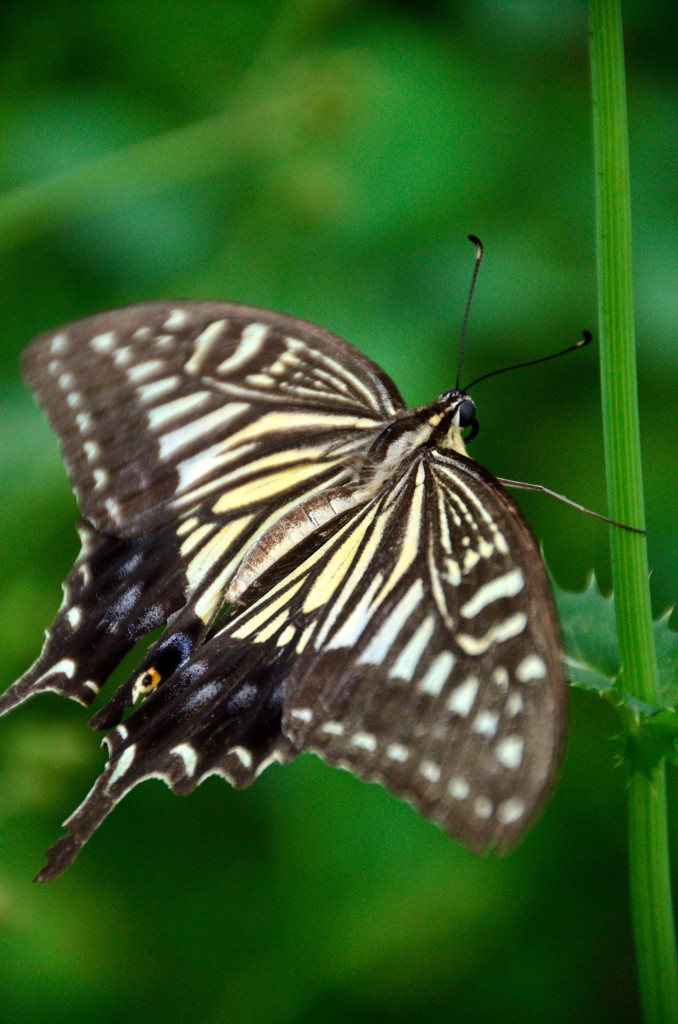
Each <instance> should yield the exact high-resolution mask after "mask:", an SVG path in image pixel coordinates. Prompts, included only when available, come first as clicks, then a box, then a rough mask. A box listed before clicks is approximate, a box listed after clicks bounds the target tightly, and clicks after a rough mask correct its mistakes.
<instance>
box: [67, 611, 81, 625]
mask: <svg viewBox="0 0 678 1024" xmlns="http://www.w3.org/2000/svg"><path fill="white" fill-rule="evenodd" d="M66 618H67V619H68V624H69V626H70V627H71V629H75V628H76V627H77V626H79V625H80V623H81V622H82V608H78V607H77V605H74V606H73V607H72V608H69V609H68V611H67V612H66Z"/></svg>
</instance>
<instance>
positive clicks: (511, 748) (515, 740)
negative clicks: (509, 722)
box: [494, 735, 525, 771]
mask: <svg viewBox="0 0 678 1024" xmlns="http://www.w3.org/2000/svg"><path fill="white" fill-rule="evenodd" d="M524 748H525V741H524V739H523V737H522V736H515V735H514V736H504V737H503V738H502V739H500V740H499V742H498V743H497V745H496V747H495V748H494V754H495V757H496V758H497V761H501V763H502V764H503V765H504V767H505V768H510V769H511V770H512V771H513V770H514V769H515V768H520V765H521V763H522V760H523V750H524Z"/></svg>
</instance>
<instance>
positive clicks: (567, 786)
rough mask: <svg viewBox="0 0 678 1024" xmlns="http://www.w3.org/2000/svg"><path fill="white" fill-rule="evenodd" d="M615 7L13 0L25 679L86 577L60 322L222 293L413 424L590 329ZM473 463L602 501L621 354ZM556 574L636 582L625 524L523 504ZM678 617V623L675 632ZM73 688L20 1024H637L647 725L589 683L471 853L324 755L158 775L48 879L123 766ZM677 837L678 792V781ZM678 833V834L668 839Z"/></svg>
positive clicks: (653, 47)
mask: <svg viewBox="0 0 678 1024" xmlns="http://www.w3.org/2000/svg"><path fill="white" fill-rule="evenodd" d="M624 13H625V18H626V38H627V59H628V67H627V74H628V84H629V103H630V111H629V115H630V128H631V143H632V181H633V190H634V229H635V247H636V248H635V269H636V282H637V323H638V341H639V366H640V392H641V416H642V429H643V442H644V465H645V474H646V487H647V501H648V529H649V545H650V557H651V563H652V567H653V577H652V586H653V600H654V607H655V611H656V612H660V611H662V610H663V609H664V608H665V607H666V606H667V605H668V604H670V603H671V602H672V601H674V600H675V599H676V578H677V571H678V548H677V546H676V523H677V522H678V472H677V470H676V414H677V413H678V397H677V396H678V358H677V347H676V336H677V335H678V281H677V279H676V278H677V274H676V271H677V263H676V252H678V116H677V103H678V66H677V64H676V60H675V39H676V38H677V32H678V14H677V9H676V6H675V4H674V3H671V2H669V0H665V2H652V0H646V2H643V3H640V2H638V0H637V2H634V3H628V4H625V5H624ZM587 60H588V56H587V26H586V9H585V5H584V4H583V3H578V2H573V0H560V2H557V3H547V2H541V3H539V2H537V0H531V2H530V0H527V2H526V0H523V2H519V0H513V2H511V0H506V2H502V3H491V2H489V0H484V2H483V0H466V2H453V0H410V2H407V0H401V2H390V3H389V2H386V0H382V2H378V0H374V2H372V3H370V4H364V3H362V4H361V3H355V2H351V0H282V2H281V0H258V2H257V3H256V4H252V3H248V2H245V0H237V2H230V3H228V2H224V3H218V2H216V0H211V2H209V0H193V2H192V3H181V2H179V3H175V4H167V5H164V4H158V3H155V4H153V3H146V2H144V0H138V2H136V3H129V2H121V3H110V2H103V3H95V4H90V5H82V4H79V3H76V2H74V0H59V2H58V3H57V2H45V3H40V2H34V3H28V2H27V3H15V4H10V5H5V6H4V7H3V10H2V13H1V14H0V82H1V89H0V137H1V140H2V143H1V146H0V180H1V182H2V186H3V192H4V197H1V198H0V306H1V308H2V324H3V330H2V341H1V347H0V372H1V373H2V380H1V382H0V387H1V388H2V390H1V391H0V403H1V408H2V431H1V432H0V494H1V499H2V501H1V506H2V514H1V515H0V531H1V532H0V547H1V557H2V574H1V579H0V649H1V650H2V659H1V661H2V676H3V679H2V685H3V686H4V685H5V684H9V683H10V682H11V681H12V680H13V679H14V678H15V677H16V676H17V675H19V674H20V673H21V672H22V671H23V670H24V669H25V668H26V667H27V666H28V665H29V663H30V662H31V661H32V659H33V658H34V657H35V656H36V655H37V653H38V651H39V648H40V645H41V641H42V635H43V630H44V628H45V627H46V626H47V625H48V624H49V623H50V622H51V619H52V616H53V614H54V612H55V610H56V608H57V606H58V603H59V599H60V590H59V584H60V582H61V580H62V578H63V577H64V576H65V574H66V572H67V570H68V568H69V566H70V564H71V561H72V559H73V558H74V556H75V554H76V552H77V538H76V535H75V531H74V529H73V526H74V523H75V519H76V507H75V502H74V500H73V498H72V497H71V495H70V492H69V489H68V485H67V482H66V476H65V472H64V470H63V468H62V465H61V462H60V459H59V455H58V451H57V446H56V442H55V441H54V439H53V438H52V436H51V435H50V433H49V431H48V429H47V427H46V425H45V423H44V421H43V419H42V417H41V416H40V414H39V413H38V411H37V408H36V407H35V405H34V404H33V402H32V400H31V398H30V396H29V395H28V393H27V390H26V389H25V388H24V387H23V385H22V384H21V381H20V375H19V363H18V357H19V352H20V351H21V349H22V348H23V347H24V345H25V344H26V343H27V342H28V341H29V340H30V338H31V337H32V336H33V335H34V334H36V333H37V332H39V331H41V330H45V329H48V328H50V327H53V326H55V325H57V324H59V323H61V322H64V321H68V320H72V319H76V318H79V317H83V316H85V315H87V314H89V313H93V312H95V311H98V310H100V309H103V308H106V307H110V306H115V305H117V304H122V303H128V302H134V301H138V300H145V299H151V298H154V297H182V296H186V297H210V298H223V299H234V300H240V301H246V302H250V303H254V304H259V305H264V306H271V307H274V308H279V309H283V310H286V311H288V312H292V313H295V314H298V315H301V316H305V317H307V318H309V319H311V320H314V321H316V322H318V323H320V324H322V325H324V326H325V327H328V328H331V329H333V330H335V331H337V332H338V333H340V334H342V335H344V336H345V337H347V338H349V339H350V340H351V341H353V342H354V343H355V344H357V345H358V346H359V347H360V348H362V349H363V350H364V351H365V352H367V353H368V354H369V355H370V356H372V357H373V358H374V359H376V360H377V361H378V362H380V363H381V364H382V365H383V366H384V367H385V368H386V369H387V370H388V371H389V372H390V373H391V374H392V376H393V377H394V379H395V380H396V382H397V383H398V384H399V385H400V387H401V390H402V391H403V393H404V395H405V397H406V399H407V400H408V401H410V402H411V403H419V402H426V401H430V400H431V399H433V398H434V397H435V396H436V395H437V394H439V393H440V391H442V390H443V389H444V388H446V387H448V386H450V385H451V384H452V383H453V382H454V376H455V372H456V359H457V350H458V338H459V330H460V325H461V319H462V313H463V308H464V303H465V300H466V295H467V289H468V283H469V280H470V275H471V269H472V260H473V248H472V246H471V245H470V243H469V242H468V241H467V240H466V235H467V234H468V233H469V232H475V233H476V234H478V235H480V237H481V238H482V239H483V242H484V244H485V249H486V259H485V263H484V265H483V267H482V270H481V274H480V280H479V286H478V290H477V292H476V297H475V300H474V306H473V310H472V314H471V321H470V329H469V339H468V346H467V359H466V364H465V367H464V372H463V379H462V383H463V382H464V380H466V381H468V380H471V379H473V378H474V377H477V376H479V375H480V374H482V373H485V372H487V371H488V370H491V369H495V368H497V367H500V366H503V365H505V364H507V363H509V362H516V361H521V360H525V359H528V358H530V357H536V356H538V355H540V354H545V353H548V352H551V351H554V350H555V349H557V348H559V347H563V346H564V345H566V344H568V343H571V342H573V341H575V340H577V338H578V337H579V335H580V332H581V329H582V328H583V327H590V328H591V329H593V330H594V331H595V326H596V320H595V312H596V295H595V265H594V251H593V220H594V210H593V191H592V155H591V137H590V136H591V133H590V94H589V81H588V65H587ZM475 399H476V404H477V406H478V412H479V420H480V422H481V425H482V429H481V433H480V436H479V438H478V440H477V441H476V442H474V447H473V450H472V451H473V455H474V456H475V457H476V458H478V459H479V460H480V461H481V462H482V463H483V464H485V465H486V466H488V468H490V469H491V470H493V471H494V472H495V473H497V474H499V475H502V476H506V477H511V478H514V479H523V480H528V481H536V482H540V483H543V484H545V485H548V486H550V487H552V488H555V489H556V490H559V491H562V492H564V493H566V494H568V495H570V496H571V497H572V498H574V499H576V500H578V501H580V502H583V503H584V504H586V505H588V506H589V507H591V508H594V509H600V510H604V508H605V495H604V482H603V460H602V435H601V421H600V412H599V388H598V371H597V363H596V351H595V347H594V346H592V347H591V348H590V349H587V350H586V351H584V352H582V353H579V354H577V355H572V356H568V357H567V358H566V359H563V360H562V361H560V362H556V363H549V364H547V365H546V366H543V367H535V368H533V369H530V370H525V371H521V372H517V373H515V374H509V375H507V376H504V377H500V378H498V379H496V380H494V381H487V382H486V383H483V384H481V385H479V386H478V388H477V389H476V391H475ZM518 497H519V500H520V503H521V505H522V506H523V508H524V509H525V511H526V512H527V514H528V516H529V518H530V520H531V522H532V524H533V526H534V528H535V531H536V533H537V535H538V536H539V537H540V538H541V539H542V541H543V544H544V549H545V555H546V558H547V561H548V563H549V565H550V567H551V569H552V571H553V572H554V574H555V576H556V578H557V579H558V581H559V582H560V583H561V584H562V585H564V586H567V587H569V588H571V589H573V588H581V587H583V585H584V583H585V581H586V579H587V575H588V573H589V572H590V570H591V568H592V567H593V568H595V571H596V573H597V575H598V578H599V579H600V580H601V582H602V584H603V585H604V586H608V585H609V578H610V574H609V561H608V535H607V528H606V527H605V526H604V525H602V524H600V523H599V522H596V521H595V520H593V519H589V518H587V517H585V516H581V515H578V514H577V513H575V512H573V511H571V510H569V509H567V508H566V507H564V506H562V505H560V504H558V503H557V502H555V501H553V500H550V499H548V498H544V497H539V496H535V495H518ZM674 619H675V616H674ZM88 717H89V716H88V713H87V712H85V711H84V710H83V709H81V708H79V707H77V706H75V705H73V706H71V705H70V704H67V702H65V701H59V700H58V699H56V698H50V697H49V696H47V697H44V698H41V699H40V700H38V701H36V702H34V705H33V706H29V707H26V708H24V709H21V710H20V711H18V712H16V713H14V714H13V715H12V716H11V717H10V718H8V719H6V720H3V721H2V722H1V723H0V826H1V836H0V1019H1V1020H3V1021H4V1020H7V1021H12V1022H15V1021H22V1020H31V1021H34V1022H40V1021H50V1022H61V1021H64V1022H65V1021H68V1022H70V1024H73V1022H80V1021H82V1022H91V1021H97V1022H117V1021H119V1020H121V1019H123V1020H125V1021H127V1022H129V1024H134V1022H136V1021H143V1022H144V1024H155V1022H158V1024H160V1022H163V1024H166V1022H167V1021H174V1020H178V1019H182V1020H187V1021H189V1022H191V1024H193V1022H197V1024H221V1022H253V1024H269V1022H270V1024H315V1022H320V1021H322V1022H326V1024H332V1022H335V1021H336V1022H345V1021H351V1022H362V1021H366V1022H367V1021H369V1022H371V1024H374V1022H381V1021H389V1022H400V1021H402V1022H405V1021H408V1022H411V1021H413V1020H422V1021H427V1022H430V1024H436V1022H438V1021H441V1022H442V1021H455V1022H457V1024H459V1022H465V1021H479V1020H480V1021H484V1020H501V1021H503V1022H513V1021H520V1022H521V1024H530V1022H532V1021H534V1022H543V1021H544V1020H548V1021H549V1022H552V1024H557V1022H561V1021H562V1022H568V1024H569V1022H571V1021H572V1020H573V1019H579V1020H582V1021H586V1022H593V1024H595V1022H607V1021H614V1022H626V1021H629V1022H630V1021H637V1020H638V1019H639V1009H638V998H637V988H636V980H635V973H634V965H633V949H632V937H631V932H630V915H629V908H628V900H627V891H626V870H627V865H626V860H627V853H626V823H625V776H624V772H623V770H622V769H620V768H619V767H616V766H615V755H616V754H617V753H618V747H617V745H616V743H615V733H616V731H617V729H618V722H617V720H616V719H615V717H614V715H613V714H612V712H611V711H610V710H609V708H608V706H607V705H606V704H605V703H604V702H603V701H601V700H600V699H598V698H596V697H595V696H593V695H591V694H585V693H580V692H575V693H574V694H573V720H572V734H571V740H570V746H569V752H568V757H567V760H566V764H565V769H564V772H563V777H562V780H561V783H560V785H559V787H558V789H557V791H556V794H555V796H554V798H553V800H552V802H551V804H550V805H549V807H548V808H547V811H546V813H545V815H544V817H543V818H542V820H541V821H540V822H539V823H538V824H537V826H536V828H535V829H534V831H533V832H532V834H531V835H530V836H529V837H528V838H527V840H526V841H525V842H524V843H523V845H522V846H521V847H520V848H519V849H518V850H517V851H516V852H515V853H514V854H512V855H511V856H509V857H508V858H506V859H505V860H498V859H496V858H486V859H478V858H474V857H473V856H471V855H470V854H468V853H467V852H466V851H464V850H462V849H461V848H460V847H458V846H457V845H456V844H455V843H454V842H452V841H451V840H450V839H448V838H447V837H445V836H444V835H443V834H442V833H441V832H439V831H438V830H437V829H436V828H435V827H434V826H432V825H430V824H428V823H427V822H425V821H424V820H422V819H420V818H419V817H418V816H417V815H416V814H415V813H414V812H413V811H412V810H411V809H410V808H409V807H407V806H405V805H403V804H400V803H398V802H397V801H396V800H394V799H393V798H392V797H390V796H389V795H388V794H387V793H385V792H384V791H383V790H381V789H379V788H378V787H376V786H372V785H366V784H364V783H361V782H358V781H356V780H355V779H353V778H352V777H350V776H349V775H347V774H346V773H343V772H339V771H336V770H331V769H329V768H327V767H326V766H324V765H323V764H322V763H321V762H319V761H318V760H317V759H315V758H314V757H312V756H308V755H307V756H304V757H302V758H300V759H299V761H298V762H296V763H295V764H294V765H292V766H291V767H288V768H285V769H282V768H280V767H278V766H276V767H274V768H271V769H269V771H267V772H266V773H265V774H264V775H263V776H262V777H261V778H260V779H259V780H258V781H257V783H256V784H255V786H254V787H253V788H252V789H251V790H249V791H244V792H239V793H236V792H234V791H232V790H231V789H230V788H229V787H228V786H227V785H225V784H224V783H223V782H221V781H218V780H215V779H212V780H210V781H208V782H207V783H206V784H205V785H204V786H203V787H201V789H199V790H198V791H197V792H196V793H194V794H193V795H191V796H190V797H189V798H187V799H179V798H177V797H174V796H172V794H170V792H169V791H168V790H167V789H166V788H165V787H164V786H162V785H160V784H156V783H150V784H147V785H144V786H141V787H139V788H138V789H137V790H136V791H134V792H133V793H132V794H131V795H130V796H128V797H127V798H126V800H125V801H124V802H123V804H122V805H121V806H120V807H119V808H118V809H117V810H116V811H115V813H114V814H113V815H112V816H111V818H110V819H109V820H108V821H106V823H105V824H104V826H103V827H102V828H101V830H100V832H98V833H97V834H96V835H95V837H94V838H93V840H92V841H91V843H90V844H89V845H88V846H87V847H86V849H85V851H84V852H83V854H82V855H81V856H80V858H79V859H78V861H77V862H76V864H75V865H74V866H73V867H72V868H71V869H70V870H69V871H68V873H67V874H66V875H65V876H64V877H63V878H61V879H59V880H58V881H57V882H56V883H53V884H52V885H50V886H48V887H41V886H40V887H39V886H34V885H32V883H31V882H30V878H31V877H32V875H33V874H34V873H35V871H36V870H37V869H38V868H39V867H40V865H41V863H42V859H41V858H42V851H43V849H44V847H45V846H47V845H48V844H49V843H51V842H53V841H54V840H55V839H56V838H57V836H58V835H59V834H60V832H59V822H60V821H61V820H62V818H64V817H65V816H66V814H67V813H69V812H70V811H71V810H72V809H73V808H74V807H75V805H76V804H77V803H78V802H79V801H80V799H81V798H82V797H83V795H84V794H85V792H86V790H87V788H88V787H89V785H90V784H91V782H92V781H93V780H94V777H95V775H96V774H97V773H98V771H99V769H100V767H101V765H102V763H103V754H102V753H101V751H100V750H99V749H98V737H97V736H95V735H93V734H90V733H89V731H88V730H87V728H86V721H87V718H88ZM670 800H671V807H670V811H671V820H672V821H674V822H675V819H676V809H677V799H676V786H675V780H674V779H673V778H672V779H671V780H670ZM673 832H674V836H673V838H674V841H675V840H676V839H677V838H678V836H676V827H675V825H674V827H673Z"/></svg>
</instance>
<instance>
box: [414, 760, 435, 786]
mask: <svg viewBox="0 0 678 1024" xmlns="http://www.w3.org/2000/svg"><path fill="white" fill-rule="evenodd" d="M419 771H420V772H421V774H422V775H423V776H424V778H425V779H426V781H427V782H432V783H433V784H434V785H435V783H436V782H440V765H439V764H436V762H435V761H428V760H427V761H422V762H421V764H420V765H419Z"/></svg>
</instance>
